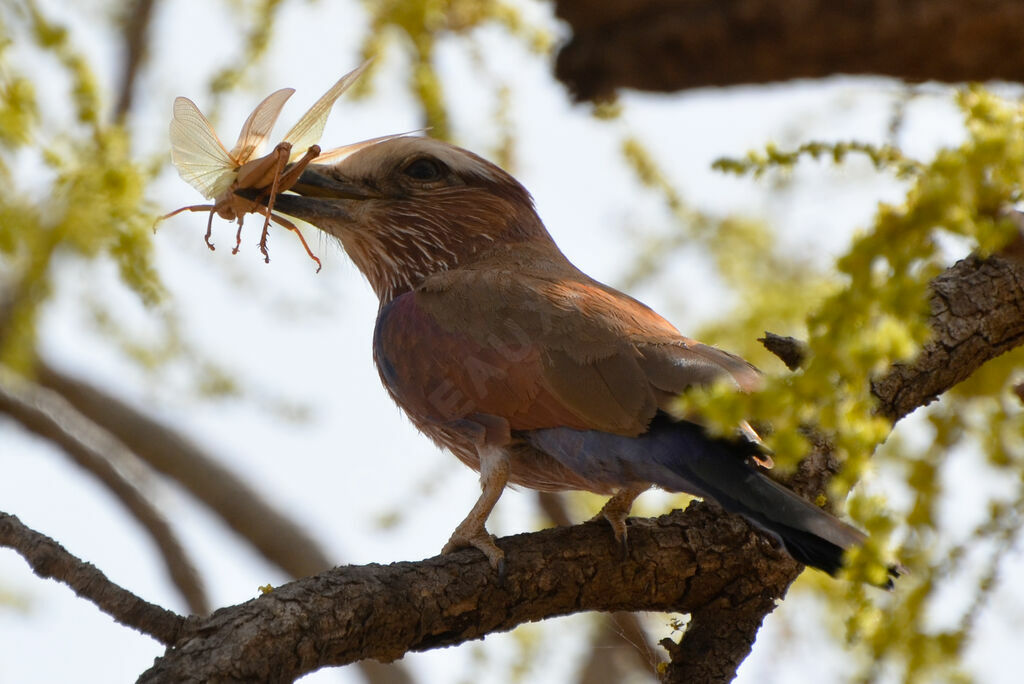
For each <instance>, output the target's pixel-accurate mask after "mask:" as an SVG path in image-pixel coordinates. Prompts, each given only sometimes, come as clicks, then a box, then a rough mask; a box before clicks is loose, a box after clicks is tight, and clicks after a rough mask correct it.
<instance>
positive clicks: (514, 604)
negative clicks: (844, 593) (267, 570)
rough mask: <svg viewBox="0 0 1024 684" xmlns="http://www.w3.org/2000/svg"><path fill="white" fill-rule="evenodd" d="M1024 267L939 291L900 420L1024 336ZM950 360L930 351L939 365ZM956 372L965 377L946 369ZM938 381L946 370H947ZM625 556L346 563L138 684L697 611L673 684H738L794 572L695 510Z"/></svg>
mask: <svg viewBox="0 0 1024 684" xmlns="http://www.w3.org/2000/svg"><path fill="white" fill-rule="evenodd" d="M1022 284H1024V266H1022V265H1021V264H1019V263H1017V262H1015V261H1012V260H1007V259H1000V258H990V259H978V258H974V257H972V258H969V259H965V260H964V261H961V262H959V263H957V264H956V265H954V266H953V267H951V268H950V269H948V270H947V271H946V272H945V273H944V274H943V275H942V276H940V277H939V278H938V279H937V280H936V281H935V285H934V297H933V311H934V316H933V321H932V322H933V327H934V328H935V340H934V341H933V342H931V343H929V345H927V346H926V347H925V349H924V350H923V351H922V353H921V356H920V358H919V359H918V361H917V362H914V363H910V364H905V365H901V366H898V367H895V368H894V369H893V370H892V371H891V372H890V373H889V374H888V375H886V376H885V377H883V378H881V379H880V380H879V381H878V382H877V383H876V385H877V387H880V388H881V389H880V390H876V391H878V392H879V399H880V401H881V405H882V407H883V409H882V410H883V411H884V412H885V413H886V415H889V416H890V417H893V418H894V419H897V418H899V417H901V416H903V415H905V414H906V413H907V412H908V411H909V410H912V408H914V405H915V404H914V402H918V404H916V405H923V404H926V403H928V402H929V401H931V399H932V398H934V397H935V396H937V395H938V394H940V393H941V392H943V391H945V390H947V389H949V388H950V387H951V386H952V385H953V384H955V383H956V382H959V381H960V380H962V379H963V378H965V377H967V375H969V374H970V373H971V372H973V371H974V370H976V369H977V368H978V367H979V366H980V365H981V364H982V363H984V362H985V361H987V360H989V359H991V358H994V357H996V356H998V355H1000V354H1002V353H1004V352H1006V351H1008V350H1009V349H1011V348H1013V347H1014V346H1016V345H1018V344H1020V342H1022V341H1024V287H1022ZM940 354H941V355H943V356H936V355H940ZM950 366H956V367H957V370H956V371H955V372H952V371H951V372H946V371H949V367H950ZM940 371H941V372H940ZM817 452H818V453H817V454H816V457H815V459H814V462H810V463H805V464H804V465H803V467H802V469H801V472H800V473H798V476H797V478H796V479H795V484H796V488H797V489H798V490H800V491H803V492H813V491H820V490H821V488H823V487H824V483H825V482H826V481H827V475H828V473H829V472H830V471H831V470H832V468H833V464H832V459H830V458H829V453H828V450H827V448H822V449H818V450H817ZM629 534H630V553H629V558H626V559H623V558H621V557H620V556H619V555H618V551H617V547H616V545H615V544H614V542H613V540H612V536H611V534H610V533H609V532H608V529H607V527H606V526H605V525H603V524H601V523H594V524H585V525H578V526H576V527H571V528H558V529H554V530H547V531H544V532H538V533H534V534H527V535H518V536H516V537H509V538H506V539H503V540H501V546H502V548H503V549H504V550H505V552H506V554H507V561H508V575H507V577H506V579H505V582H504V584H501V583H499V582H498V578H497V577H496V576H495V574H494V573H493V572H492V571H491V569H490V566H489V565H487V563H486V561H485V560H484V559H483V558H482V557H481V556H480V555H479V554H478V553H476V552H473V551H466V552H462V553H458V554H454V555H451V556H447V557H438V558H432V559H429V560H425V561H421V562H419V563H396V564H394V565H390V566H377V565H370V566H363V567H346V568H337V569H335V570H331V571H329V572H326V573H323V574H321V575H318V576H317V577H313V578H308V579H306V580H301V581H299V582H294V583H292V584H289V585H286V586H284V587H282V588H280V589H277V590H275V591H274V592H272V593H271V594H269V595H267V596H264V597H261V598H259V599H255V600H253V601H250V602H248V603H245V604H242V605H240V606H233V607H230V608H224V609H222V610H219V611H217V612H216V613H214V614H213V615H212V616H211V617H210V618H208V619H207V620H205V621H203V622H201V623H200V625H199V628H198V629H197V630H195V631H194V632H193V633H191V634H190V635H188V636H185V637H183V638H182V639H181V640H180V641H179V642H178V643H177V644H176V645H175V646H174V647H173V648H171V649H169V651H168V653H167V655H166V656H164V657H163V658H160V659H158V661H157V663H156V664H155V665H154V667H153V668H152V669H151V670H150V671H148V672H146V673H145V674H144V675H143V676H142V678H141V679H140V681H143V682H155V681H201V680H206V679H210V678H213V679H217V680H218V681H243V680H247V679H260V680H265V681H290V680H291V679H292V678H294V677H296V676H298V675H300V674H302V673H304V672H309V671H312V670H314V669H317V668H319V667H323V666H327V665H340V664H343V663H348V662H352V661H354V660H358V659H360V658H375V659H378V660H383V661H389V660H392V659H395V658H400V657H401V656H402V655H403V654H404V653H406V652H408V651H418V650H426V649H430V648H438V647H443V646H450V645H454V644H458V643H462V642H464V641H467V640H471V639H478V638H481V637H483V636H485V635H486V634H489V633H491V632H496V631H504V630H508V629H511V628H513V627H515V626H516V625H518V624H521V623H523V622H526V621H532V620H540V619H544V618H548V617H554V616H558V615H566V614H569V613H574V612H578V611H584V610H602V611H615V610H634V611H635V610H662V611H672V612H683V613H689V614H691V615H692V616H693V619H694V625H695V627H694V628H692V629H690V630H688V632H687V636H686V638H684V640H683V641H682V642H681V643H680V644H679V645H671V646H670V651H671V653H672V655H673V656H674V658H673V663H672V664H671V665H670V666H669V668H668V669H667V671H666V673H665V676H664V677H665V681H711V682H714V681H728V680H730V679H731V678H732V677H733V676H734V675H735V668H736V666H737V665H738V664H739V663H740V662H741V661H742V660H743V658H744V657H746V655H747V653H748V652H749V651H750V648H751V646H752V644H753V642H754V638H755V636H756V632H757V629H758V628H759V626H760V624H761V621H762V620H763V618H764V616H765V615H767V614H768V613H769V612H771V610H773V608H774V606H775V605H776V602H777V600H778V599H781V598H782V597H783V596H784V595H785V592H786V590H787V589H788V587H789V584H790V583H791V582H792V581H793V579H795V578H796V576H797V574H799V572H800V566H799V565H798V564H796V563H795V562H794V561H793V560H791V559H790V558H789V557H788V556H786V555H785V554H784V553H782V552H781V551H778V550H776V549H774V548H773V547H771V546H770V545H769V544H768V543H767V542H766V541H765V540H764V539H763V538H762V537H760V536H758V535H757V534H755V533H754V532H752V531H751V529H750V528H749V527H748V526H747V525H746V524H745V523H744V522H743V521H742V520H741V519H739V518H737V517H735V516H731V515H726V514H724V513H722V512H721V511H720V509H718V508H717V507H715V506H713V505H709V504H704V503H695V504H693V505H691V506H690V507H689V508H688V509H687V510H686V511H685V512H674V513H672V514H670V515H666V516H662V517H660V518H656V519H654V520H631V521H630V532H629Z"/></svg>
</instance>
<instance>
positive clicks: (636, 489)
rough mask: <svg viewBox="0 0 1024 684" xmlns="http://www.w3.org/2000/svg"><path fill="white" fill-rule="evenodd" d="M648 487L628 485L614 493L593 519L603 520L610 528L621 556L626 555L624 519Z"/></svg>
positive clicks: (626, 544) (627, 547)
mask: <svg viewBox="0 0 1024 684" xmlns="http://www.w3.org/2000/svg"><path fill="white" fill-rule="evenodd" d="M648 487H649V485H629V486H626V487H623V488H622V489H620V490H619V491H617V492H615V495H614V496H612V498H610V499H608V501H607V503H605V505H604V506H603V507H602V508H601V510H600V512H598V514H597V515H595V516H594V517H593V519H594V520H597V519H599V518H604V519H605V520H607V521H608V524H609V525H611V526H612V534H614V535H615V541H617V542H619V546H621V547H622V553H623V555H625V554H627V553H628V549H629V546H628V543H627V541H626V518H628V517H629V510H630V509H631V508H632V507H633V502H634V501H635V500H636V498H637V497H638V496H640V495H641V494H643V493H644V492H646V491H647V489H648Z"/></svg>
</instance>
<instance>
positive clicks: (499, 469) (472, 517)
mask: <svg viewBox="0 0 1024 684" xmlns="http://www.w3.org/2000/svg"><path fill="white" fill-rule="evenodd" d="M477 453H478V454H479V456H480V486H481V488H482V489H483V491H482V492H481V493H480V498H479V499H477V501H476V504H475V505H474V506H473V509H472V510H471V511H470V512H469V515H467V516H466V519H465V520H463V521H462V522H461V523H459V526H458V527H456V528H455V531H454V532H453V533H452V536H451V538H450V539H449V540H448V543H447V544H445V545H444V548H443V549H441V553H451V552H452V551H457V550H459V549H463V548H466V547H468V546H472V547H474V548H477V549H480V550H481V551H482V552H483V554H484V555H485V556H487V560H488V561H489V562H490V564H491V567H492V568H494V569H495V570H497V571H498V574H499V575H504V569H505V552H504V551H502V550H501V549H499V548H498V545H497V544H495V543H494V537H492V536H491V535H490V534H489V533H488V532H487V530H486V529H485V528H484V523H485V522H487V517H488V516H489V515H490V514H491V511H492V510H493V509H494V504H496V503H498V497H500V496H501V492H502V490H504V489H505V485H506V484H508V470H509V464H508V452H507V451H506V450H505V449H504V448H503V447H496V446H490V445H484V446H480V447H478V448H477Z"/></svg>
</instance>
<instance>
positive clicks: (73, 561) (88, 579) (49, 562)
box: [0, 512, 189, 645]
mask: <svg viewBox="0 0 1024 684" xmlns="http://www.w3.org/2000/svg"><path fill="white" fill-rule="evenodd" d="M0 546H6V547H8V548H11V549H14V550H15V551H16V552H17V553H18V554H20V555H21V557H22V558H24V559H25V560H26V561H27V562H28V564H29V566H30V567H31V568H32V571H33V572H34V573H35V574H37V575H39V576H40V577H43V578H46V579H55V580H57V581H58V582H63V583H64V584H66V585H68V586H69V587H71V589H72V591H74V592H75V594H77V595H78V596H79V597H81V598H84V599H86V600H88V601H91V602H93V603H94V604H96V606H97V607H98V608H99V609H100V610H102V611H103V612H104V613H106V614H107V615H109V616H111V617H112V618H114V619H115V620H117V621H118V622H120V623H121V624H123V625H126V626H128V627H131V628H132V629H136V630H138V631H140V632H142V633H143V634H148V635H149V636H151V637H153V638H154V639H156V640H157V641H159V642H161V643H163V644H168V645H170V644H173V643H175V642H176V641H177V640H178V637H179V635H181V634H182V633H183V632H184V631H185V627H186V625H188V624H189V620H188V619H186V618H183V617H181V616H180V615H176V614H174V613H172V612H171V611H169V610H165V609H164V608H161V607H160V606H157V605H154V604H152V603H149V602H147V601H144V600H143V599H141V598H139V597H138V596H136V595H135V594H133V593H131V592H130V591H126V590H125V589H122V588H121V587H119V586H117V585H116V584H114V583H113V582H111V581H110V580H109V579H107V577H106V575H104V574H103V573H102V572H100V571H99V570H97V569H96V568H95V567H94V566H92V565H90V564H89V563H86V562H84V561H82V560H79V559H78V558H76V557H75V556H73V555H71V554H70V553H68V552H67V550H65V549H64V547H63V546H61V545H60V544H58V543H57V542H56V541H54V540H53V539H50V538H49V537H47V536H46V535H44V534H40V533H39V532H36V531H35V530H32V529H29V528H28V527H26V526H25V525H24V524H22V522H21V521H20V520H18V519H17V518H16V517H15V516H13V515H10V514H8V513H2V512H0Z"/></svg>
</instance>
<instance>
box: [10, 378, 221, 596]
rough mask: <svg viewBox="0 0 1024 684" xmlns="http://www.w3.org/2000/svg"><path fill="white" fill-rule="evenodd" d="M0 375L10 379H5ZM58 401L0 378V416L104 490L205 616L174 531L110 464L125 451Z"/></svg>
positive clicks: (126, 456)
mask: <svg viewBox="0 0 1024 684" xmlns="http://www.w3.org/2000/svg"><path fill="white" fill-rule="evenodd" d="M3 376H7V377H8V378H9V380H7V381H4V380H3ZM15 385H17V386H18V387H15ZM58 402H59V399H58V398H57V397H56V395H54V394H53V393H52V392H49V391H47V390H43V389H40V388H39V387H36V386H33V385H32V384H31V383H28V382H27V381H21V382H16V381H14V378H10V374H9V373H3V374H2V375H0V413H6V414H7V415H8V416H10V417H11V418H13V419H14V420H16V421H17V422H18V423H19V424H20V425H21V426H22V427H24V428H25V429H26V430H29V431H30V432H32V433H34V434H36V435H38V436H39V437H42V438H43V439H46V440H48V441H50V442H52V443H54V444H56V445H57V446H58V447H60V448H61V449H62V450H63V451H64V453H66V454H67V455H68V456H70V457H71V459H72V460H73V461H74V462H75V463H76V464H77V465H78V466H79V467H81V468H83V469H84V470H86V471H87V472H88V473H89V474H91V475H93V476H94V477H95V478H96V479H98V480H99V481H100V482H101V483H102V484H103V485H104V486H106V487H107V489H108V490H109V491H110V492H111V493H112V494H113V495H114V496H115V497H116V498H117V499H118V501H120V502H121V503H122V505H124V507H125V508H126V509H128V512H129V513H130V514H131V515H132V517H133V518H134V519H135V520H136V521H138V523H139V524H140V525H142V527H143V529H145V530H146V532H148V533H149V536H150V537H151V538H152V539H153V541H154V543H155V544H156V546H157V549H158V550H159V551H160V557H161V558H162V559H163V561H164V566H165V567H166V568H167V572H168V574H169V575H170V578H171V580H172V582H173V583H174V586H175V587H177V589H178V591H179V592H180V593H181V595H182V597H183V598H184V599H185V602H186V604H187V605H188V607H189V610H191V611H192V612H193V613H196V614H199V615H205V614H206V613H209V612H210V604H209V601H208V599H207V597H206V589H205V588H204V587H203V582H202V580H201V579H200V577H199V573H198V571H197V570H196V568H195V565H194V564H193V563H192V561H191V559H190V558H189V556H188V553H187V552H186V551H185V548H184V547H183V546H182V545H181V543H180V542H179V541H178V537H177V535H176V534H175V533H174V530H173V529H171V526H170V525H169V524H168V522H167V520H166V519H165V518H164V516H163V515H162V514H161V513H160V512H159V511H158V510H157V509H156V508H155V507H154V506H153V505H152V504H151V503H150V502H149V500H148V499H147V498H146V497H145V496H143V494H142V493H141V492H140V491H139V490H138V488H137V487H136V486H135V485H134V484H132V482H130V481H129V480H128V479H127V478H126V477H125V476H124V475H123V474H122V473H121V472H120V471H119V470H118V468H117V467H115V466H114V464H113V463H112V462H111V456H110V454H121V460H124V461H130V460H131V459H133V458H134V457H133V456H132V455H131V454H130V453H127V452H126V450H125V448H124V445H123V444H119V443H118V442H117V440H116V439H114V438H113V437H111V436H110V435H109V434H106V433H104V431H103V430H102V429H101V428H99V427H97V426H95V425H91V424H89V423H88V421H87V420H86V419H85V418H83V417H82V416H80V415H76V414H75V411H74V409H72V408H70V407H66V406H65V407H61V406H59V405H57V403H58ZM62 409H63V410H62ZM90 437H91V439H90Z"/></svg>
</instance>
